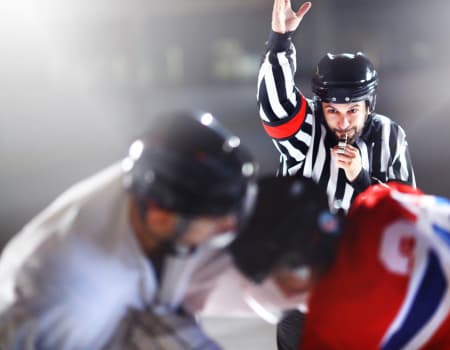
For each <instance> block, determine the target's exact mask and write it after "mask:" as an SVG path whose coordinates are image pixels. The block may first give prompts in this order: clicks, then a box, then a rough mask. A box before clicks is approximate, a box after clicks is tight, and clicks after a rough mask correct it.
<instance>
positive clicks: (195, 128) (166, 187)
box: [123, 111, 256, 217]
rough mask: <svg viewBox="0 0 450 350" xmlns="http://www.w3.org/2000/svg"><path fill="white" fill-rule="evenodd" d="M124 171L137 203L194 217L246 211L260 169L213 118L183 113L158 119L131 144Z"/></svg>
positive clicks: (207, 115) (237, 142)
mask: <svg viewBox="0 0 450 350" xmlns="http://www.w3.org/2000/svg"><path fill="white" fill-rule="evenodd" d="M123 170H124V173H125V176H124V183H125V186H126V188H127V189H128V191H129V192H130V193H131V194H132V195H134V196H135V197H136V198H137V199H138V200H140V201H141V202H147V201H148V200H152V201H154V202H155V203H156V204H157V205H158V206H160V207H161V208H164V209H166V210H170V211H173V212H176V213H178V214H181V215H184V216H187V217H193V216H199V215H224V214H227V213H230V212H233V211H237V210H240V209H242V205H243V204H244V202H245V200H246V194H247V192H248V188H249V186H250V185H251V184H252V182H253V179H254V174H255V170H256V165H255V163H254V162H253V160H252V158H251V156H250V154H249V152H247V150H246V149H245V148H244V147H243V146H242V145H241V144H240V140H239V138H238V137H237V136H235V135H234V134H232V133H231V132H230V131H228V130H227V129H226V128H224V127H223V126H222V125H221V124H220V123H219V122H218V121H217V120H216V119H215V118H214V117H213V115H212V114H210V113H204V112H191V111H180V112H172V113H167V114H163V115H159V116H158V117H157V118H156V119H155V122H154V123H153V125H151V128H150V130H149V131H148V132H147V133H146V134H145V135H143V137H141V138H139V139H138V140H136V141H135V142H133V143H132V145H131V146H130V149H129V154H128V156H127V157H126V158H125V159H124V161H123Z"/></svg>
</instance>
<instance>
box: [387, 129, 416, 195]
mask: <svg viewBox="0 0 450 350" xmlns="http://www.w3.org/2000/svg"><path fill="white" fill-rule="evenodd" d="M389 148H390V150H391V152H392V154H391V156H392V164H391V166H390V167H389V171H388V180H400V181H402V182H405V183H408V184H409V185H411V186H414V187H415V186H416V180H415V176H414V170H413V167H412V162H411V157H410V154H409V149H408V141H407V140H406V133H405V131H404V130H403V129H402V127H401V126H399V125H398V124H396V123H392V124H391V128H390V132H389Z"/></svg>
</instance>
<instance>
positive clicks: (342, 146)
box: [337, 134, 348, 154]
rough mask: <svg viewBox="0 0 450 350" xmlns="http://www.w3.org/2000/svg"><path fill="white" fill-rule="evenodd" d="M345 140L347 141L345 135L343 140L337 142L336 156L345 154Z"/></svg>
mask: <svg viewBox="0 0 450 350" xmlns="http://www.w3.org/2000/svg"><path fill="white" fill-rule="evenodd" d="M347 140H348V135H347V134H345V138H344V139H341V140H339V142H338V151H337V153H338V154H344V153H345V147H346V146H347Z"/></svg>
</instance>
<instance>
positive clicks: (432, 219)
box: [301, 183, 450, 350]
mask: <svg viewBox="0 0 450 350" xmlns="http://www.w3.org/2000/svg"><path fill="white" fill-rule="evenodd" d="M449 280H450V202H449V201H448V200H446V199H443V198H440V197H435V196H429V195H424V194H422V193H420V192H419V191H418V190H415V189H413V188H411V187H409V186H407V185H401V184H395V183H391V184H389V186H384V185H376V186H373V187H371V188H369V189H368V190H367V191H365V192H364V193H363V194H361V195H360V196H359V197H358V198H357V200H356V201H355V203H354V204H353V205H352V207H351V210H350V213H349V216H348V218H347V224H346V229H345V231H344V234H343V235H342V241H341V243H340V246H339V250H338V253H337V256H336V259H335V261H334V263H333V265H332V267H331V268H330V270H329V271H328V273H326V274H325V275H324V276H323V277H322V278H321V279H320V281H319V282H318V284H317V286H316V287H315V289H314V291H313V293H312V296H311V300H310V303H309V308H310V312H309V313H308V315H307V318H306V328H305V334H304V339H303V341H302V346H301V349H383V350H384V349H386V350H387V349H448V348H450V317H449V311H450V289H449V286H448V282H449Z"/></svg>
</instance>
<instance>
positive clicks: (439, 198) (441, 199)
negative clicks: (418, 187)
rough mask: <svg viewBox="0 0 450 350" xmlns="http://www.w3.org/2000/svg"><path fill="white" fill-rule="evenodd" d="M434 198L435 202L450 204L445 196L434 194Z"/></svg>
mask: <svg viewBox="0 0 450 350" xmlns="http://www.w3.org/2000/svg"><path fill="white" fill-rule="evenodd" d="M434 198H435V199H436V203H437V204H440V205H448V206H450V200H448V199H447V198H444V197H439V196H435V197H434Z"/></svg>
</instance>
